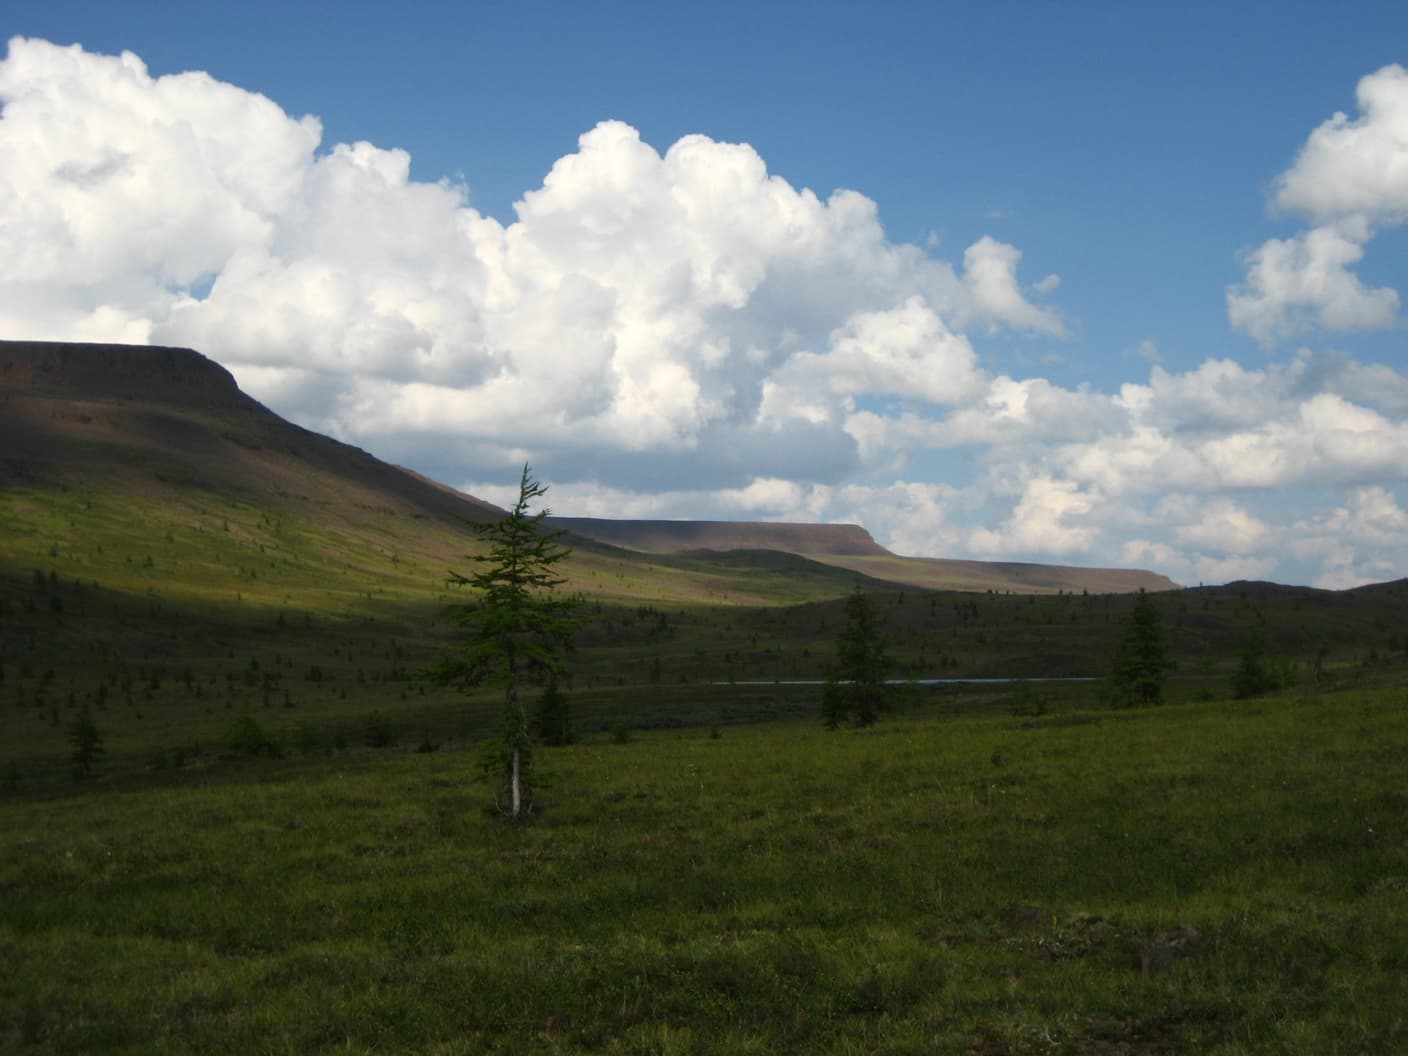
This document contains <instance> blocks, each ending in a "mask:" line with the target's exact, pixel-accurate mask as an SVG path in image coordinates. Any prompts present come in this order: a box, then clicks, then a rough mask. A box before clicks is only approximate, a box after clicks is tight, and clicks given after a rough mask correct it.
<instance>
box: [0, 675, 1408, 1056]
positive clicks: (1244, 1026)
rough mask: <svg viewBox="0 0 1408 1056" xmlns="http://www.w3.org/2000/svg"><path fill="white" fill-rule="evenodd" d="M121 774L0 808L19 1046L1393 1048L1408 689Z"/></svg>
mask: <svg viewBox="0 0 1408 1056" xmlns="http://www.w3.org/2000/svg"><path fill="white" fill-rule="evenodd" d="M542 765H543V767H544V769H545V771H546V773H547V775H548V776H549V779H550V783H549V787H548V789H547V791H546V793H545V800H544V803H543V809H542V811H541V813H540V815H539V816H538V818H537V819H536V820H535V821H534V822H533V823H531V824H528V825H523V826H513V825H509V824H505V823H503V822H502V821H500V820H497V819H495V818H493V817H490V816H489V815H488V814H487V812H486V810H485V806H486V796H487V793H486V790H485V787H484V786H483V785H482V784H478V783H476V782H475V781H474V780H473V775H474V764H473V755H472V753H469V752H465V751H452V750H449V749H442V750H441V751H439V752H436V753H434V754H428V755H427V754H416V753H414V752H412V751H410V750H409V749H400V750H392V751H383V752H372V751H368V750H362V751H349V752H347V753H344V754H342V755H339V756H336V757H332V758H324V757H314V758H311V759H298V760H284V761H253V762H251V761H228V760H227V761H220V762H212V763H209V764H207V765H203V766H201V767H199V768H196V769H188V770H185V771H181V772H172V771H167V772H162V773H148V774H129V775H113V774H109V775H108V776H107V777H105V778H102V779H100V780H98V781H95V782H89V783H86V784H81V785H70V786H58V787H54V788H50V789H48V790H46V791H43V792H34V793H29V794H22V795H18V796H12V797H11V798H10V799H9V800H7V801H6V802H4V803H3V805H0V818H3V826H0V890H3V894H4V898H3V903H0V906H2V908H0V964H4V965H5V971H4V972H3V973H0V1050H5V1051H15V1052H53V1053H92V1052H131V1053H139V1052H140V1053H149V1052H197V1051H198V1052H230V1053H247V1052H342V1053H347V1052H350V1053H363V1052H432V1053H480V1052H502V1053H532V1052H541V1053H571V1052H622V1053H626V1052H630V1053H714V1052H718V1053H731V1052H753V1053H807V1052H815V1053H837V1052H839V1053H871V1052H884V1053H932V1052H941V1053H943V1052H952V1053H979V1054H1018V1053H1020V1054H1028V1053H1031V1054H1035V1053H1085V1052H1098V1053H1225V1054H1231V1053H1263V1052H1266V1053H1272V1052H1274V1053H1310V1052H1313V1053H1392V1052H1399V1051H1404V1049H1405V1047H1408V1018H1406V1017H1408V1012H1405V1010H1408V912H1405V911H1406V910H1408V833H1405V827H1404V817H1405V814H1408V791H1405V789H1408V699H1405V697H1404V691H1403V690H1402V689H1401V688H1400V689H1396V690H1389V689H1380V690H1372V691H1366V690H1346V691H1341V692H1336V693H1327V694H1323V695H1316V694H1308V695H1302V696H1295V697H1284V698H1269V699H1265V700H1261V701H1257V702H1254V703H1251V704H1246V703H1242V704H1232V703H1229V702H1227V701H1224V700H1219V701H1213V702H1205V703H1197V704H1192V703H1190V704H1183V705H1171V706H1165V707H1162V708H1154V709H1145V710H1137V711H1117V712H1112V711H1107V710H1098V711H1097V710H1088V709H1083V708H1074V707H1065V706H1057V707H1054V708H1052V709H1051V710H1049V711H1048V712H1047V713H1046V714H1044V715H1041V716H1030V715H1029V716H1013V715H1010V714H1007V713H1006V710H1005V708H1003V707H1002V706H1001V701H1000V700H997V701H994V700H992V699H990V698H986V697H982V696H979V697H974V698H972V699H968V698H965V697H963V696H962V695H958V696H954V695H951V694H950V695H938V696H933V697H929V696H922V695H920V696H915V697H912V698H910V700H909V708H908V710H906V711H905V712H903V713H902V714H900V715H897V716H895V717H893V718H891V719H889V720H888V721H886V722H885V723H884V724H883V725H881V726H880V727H878V728H874V729H872V730H868V731H841V732H839V733H827V732H826V731H824V730H821V729H820V728H818V725H817V723H816V722H815V720H812V719H808V720H805V721H796V720H793V721H787V722H781V723H772V724H761V725H756V724H755V725H750V726H745V727H729V728H725V729H723V731H722V734H721V736H710V734H709V733H708V732H707V731H705V730H700V729H688V730H679V731H657V732H654V733H646V734H638V735H637V736H636V737H635V738H634V739H633V740H632V741H631V742H630V743H628V744H616V743H611V742H610V741H609V740H608V739H607V738H604V737H594V738H591V739H589V740H588V741H587V742H585V743H581V744H578V745H574V746H570V747H567V748H561V749H551V750H546V751H544V753H543V760H542Z"/></svg>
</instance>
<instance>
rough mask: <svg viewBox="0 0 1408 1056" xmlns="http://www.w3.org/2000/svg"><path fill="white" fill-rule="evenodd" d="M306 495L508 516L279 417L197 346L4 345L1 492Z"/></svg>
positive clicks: (341, 502)
mask: <svg viewBox="0 0 1408 1056" xmlns="http://www.w3.org/2000/svg"><path fill="white" fill-rule="evenodd" d="M6 480H9V481H11V482H15V481H28V482H33V483H41V484H42V483H52V482H56V481H57V482H63V483H69V484H74V485H80V486H81V485H85V484H89V485H91V484H94V483H102V484H103V485H105V486H108V485H120V486H122V487H124V488H128V489H135V491H136V492H137V493H139V494H141V493H146V492H148V491H150V490H152V489H153V488H157V487H160V486H163V485H164V486H166V487H168V488H172V487H174V488H178V489H179V488H191V489H197V490H200V489H204V490H215V491H221V492H223V493H226V494H232V495H237V496H240V497H243V498H246V499H248V500H249V501H251V502H256V503H257V502H259V501H263V500H268V499H269V498H270V497H278V498H280V499H288V498H294V499H298V498H302V499H309V500H314V501H317V502H321V503H325V504H329V505H332V506H335V507H345V506H348V505H353V506H356V505H360V506H379V507H390V508H394V509H397V510H400V511H402V512H405V513H411V514H421V515H429V516H436V517H439V518H448V519H461V518H468V519H470V520H485V519H488V518H493V517H497V516H499V515H500V514H501V512H502V511H500V510H499V509H498V507H496V506H493V505H491V504H490V503H487V502H484V501H482V500H480V499H476V498H474V497H473V496H470V495H465V494H463V493H461V492H457V491H454V490H453V489H451V488H447V487H445V486H444V485H441V484H438V483H436V482H435V481H432V480H428V479H427V478H425V477H422V476H420V475H419V474H417V473H413V472H411V471H410V470H407V469H403V468H401V467H399V466H393V465H389V464H387V463H385V462H382V461H380V460H379V459H377V458H374V457H373V456H371V455H369V454H368V453H367V452H365V451H363V450H361V449H360V448H356V447H353V446H351V445H350V444H344V443H341V442H339V441H337V440H334V439H332V438H331V437H327V436H323V435H322V434H320V433H315V432H313V431H311V430H308V429H304V428H302V427H301V426H297V425H294V424H293V423H291V422H288V421H285V420H284V419H283V418H280V417H279V416H278V415H276V414H275V413H274V412H273V411H270V410H269V409H268V408H267V407H265V406H264V405H263V404H261V403H259V402H258V401H257V400H254V399H253V398H251V397H250V396H248V395H246V394H245V393H244V392H242V391H240V388H239V386H238V385H237V384H236V383H235V379H234V377H233V376H232V375H231V374H230V372H229V371H228V370H226V369H225V368H224V367H222V366H220V365H219V364H218V363H216V362H214V361H213V360H210V359H207V358H206V357H205V356H203V355H201V354H200V353H199V352H196V351H194V350H192V349H189V348H165V347H157V346H144V345H97V344H67V343H56V342H44V341H0V483H3V482H5V481H6Z"/></svg>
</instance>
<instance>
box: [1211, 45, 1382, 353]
mask: <svg viewBox="0 0 1408 1056" xmlns="http://www.w3.org/2000/svg"><path fill="white" fill-rule="evenodd" d="M1357 96H1358V103H1359V110H1360V116H1359V117H1357V118H1350V117H1349V116H1347V115H1346V114H1343V113H1336V114H1335V115H1334V116H1333V117H1331V118H1330V119H1329V120H1328V121H1326V122H1325V123H1324V124H1322V125H1320V127H1319V128H1317V129H1315V130H1314V131H1313V132H1312V133H1311V134H1310V137H1309V139H1308V140H1307V141H1306V143H1305V145H1304V147H1302V148H1301V151H1300V154H1299V155H1298V156H1297V158H1296V160H1295V162H1294V163H1293V164H1292V166H1291V167H1290V168H1289V169H1288V170H1286V171H1285V172H1284V173H1282V174H1281V176H1280V177H1279V178H1278V179H1277V180H1276V183H1275V188H1274V192H1273V195H1272V203H1273V204H1274V205H1275V206H1276V207H1277V208H1278V209H1280V210H1282V211H1285V212H1290V213H1297V214H1300V215H1302V216H1305V217H1307V218H1308V219H1309V220H1310V221H1311V222H1312V223H1313V224H1314V226H1313V227H1311V228H1310V229H1309V230H1306V231H1303V232H1301V233H1299V234H1297V235H1294V236H1292V237H1291V238H1286V239H1276V238H1273V239H1269V240H1268V241H1266V242H1265V243H1263V244H1262V245H1261V246H1260V247H1258V248H1257V249H1255V250H1253V251H1251V252H1250V253H1248V254H1247V255H1246V263H1247V277H1246V279H1245V281H1244V282H1242V283H1241V284H1239V285H1236V286H1232V287H1229V288H1228V291H1227V313H1228V318H1229V320H1230V321H1231V323H1232V326H1233V327H1234V328H1236V329H1239V330H1244V331H1246V332H1247V333H1248V334H1250V335H1251V336H1252V337H1254V338H1255V339H1256V340H1257V341H1259V342H1261V343H1262V344H1263V345H1268V346H1269V345H1272V344H1275V343H1276V342H1277V341H1280V340H1282V339H1284V338H1287V337H1292V336H1294V335H1296V334H1300V333H1304V332H1305V331H1307V330H1310V329H1312V328H1318V329H1322V330H1330V331H1349V330H1365V329H1381V328H1385V327H1389V326H1392V325H1394V324H1395V323H1396V321H1397V319H1398V306H1399V295H1398V292H1397V291H1396V290H1393V289H1391V288H1389V287H1382V286H1381V287H1369V286H1366V285H1364V283H1363V282H1362V281H1361V280H1360V279H1359V277H1358V276H1357V275H1355V274H1354V271H1353V266H1354V265H1356V264H1358V263H1359V261H1360V260H1361V259H1362V258H1363V256H1364V247H1365V245H1366V244H1367V243H1368V242H1369V241H1370V239H1372V238H1373V236H1374V234H1375V232H1376V231H1377V230H1380V229H1382V228H1385V227H1391V226H1394V225H1397V224H1401V223H1403V222H1404V221H1405V220H1408V70H1404V68H1403V67H1402V66H1398V65H1393V66H1385V67H1384V68H1383V69H1381V70H1379V71H1377V72H1375V73H1372V74H1370V75H1369V76H1367V77H1364V78H1363V79H1362V80H1360V82H1359V88H1358V93H1357Z"/></svg>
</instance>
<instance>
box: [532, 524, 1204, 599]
mask: <svg viewBox="0 0 1408 1056" xmlns="http://www.w3.org/2000/svg"><path fill="white" fill-rule="evenodd" d="M548 520H549V523H550V524H551V525H552V526H553V527H555V528H561V529H564V530H565V531H568V532H571V533H572V534H573V535H577V536H581V537H582V538H585V539H595V540H598V541H599V542H603V543H610V544H611V545H612V546H619V547H622V548H623V549H627V550H637V551H640V552H641V553H647V554H682V553H691V552H694V551H701V550H716V551H725V550H779V551H782V552H784V553H789V554H797V555H799V556H801V557H807V558H810V559H811V560H813V561H819V562H821V563H822V564H827V565H834V566H836V567H838V568H846V569H850V570H851V571H853V572H858V573H860V574H861V575H864V576H868V577H870V578H872V579H879V580H886V581H888V582H892V583H899V584H904V585H908V586H916V587H927V588H930V589H933V590H1006V591H1011V592H1013V593H1022V594H1054V593H1057V592H1059V591H1081V590H1087V591H1090V592H1092V593H1101V594H1107V593H1114V594H1123V593H1130V592H1133V591H1137V590H1140V589H1143V590H1175V589H1177V587H1178V584H1176V583H1174V582H1173V580H1171V579H1169V578H1168V577H1166V576H1161V575H1159V574H1157V573H1155V572H1148V571H1144V570H1142V569H1131V568H1081V567H1078V566H1074V565H1040V564H1032V563H1029V562H1020V561H968V560H960V559H956V558H933V557H903V556H901V555H899V554H895V553H892V552H891V551H889V550H886V549H885V548H884V547H883V546H881V545H880V544H879V543H877V542H876V541H875V540H874V539H873V538H872V537H871V535H870V533H869V532H867V531H866V530H865V529H864V528H862V527H860V525H856V524H788V523H782V522H778V523H771V522H735V521H613V520H607V519H603V518H595V517H552V518H549V519H548Z"/></svg>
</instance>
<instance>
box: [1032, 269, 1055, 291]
mask: <svg viewBox="0 0 1408 1056" xmlns="http://www.w3.org/2000/svg"><path fill="white" fill-rule="evenodd" d="M1060 285H1061V276H1059V275H1057V274H1055V273H1054V272H1053V273H1052V274H1050V275H1048V276H1046V278H1044V279H1039V280H1038V281H1037V282H1036V283H1035V284H1034V285H1033V286H1032V289H1034V290H1036V292H1037V293H1051V292H1052V291H1053V290H1055V289H1056V287H1057V286H1060Z"/></svg>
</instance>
